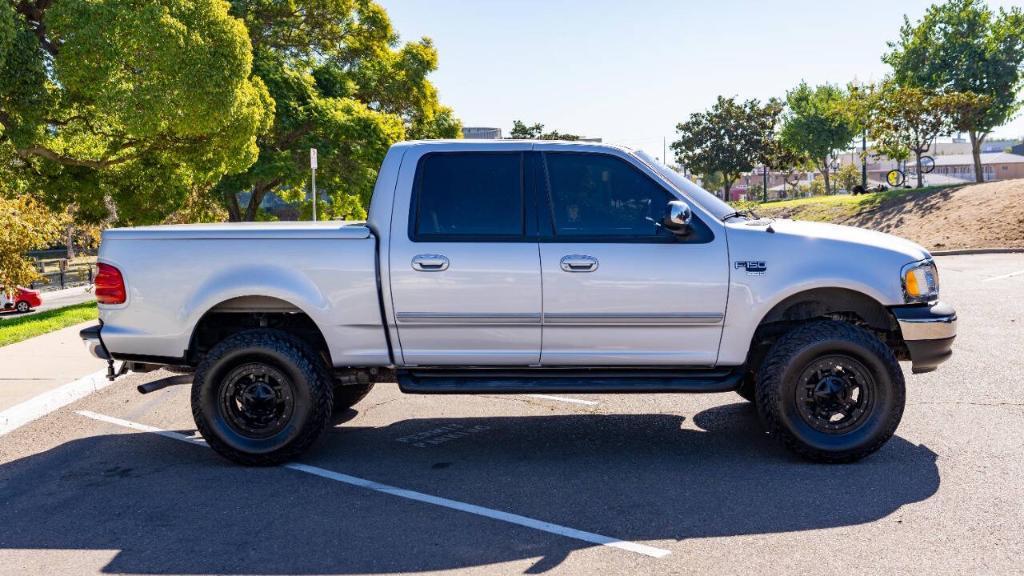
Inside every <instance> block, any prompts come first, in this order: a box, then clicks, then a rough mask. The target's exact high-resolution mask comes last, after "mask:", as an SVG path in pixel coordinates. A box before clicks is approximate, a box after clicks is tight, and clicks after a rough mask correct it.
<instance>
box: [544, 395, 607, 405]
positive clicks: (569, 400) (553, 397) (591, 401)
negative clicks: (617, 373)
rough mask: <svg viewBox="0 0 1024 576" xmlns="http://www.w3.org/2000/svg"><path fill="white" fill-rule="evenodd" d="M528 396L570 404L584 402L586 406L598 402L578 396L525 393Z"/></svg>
mask: <svg viewBox="0 0 1024 576" xmlns="http://www.w3.org/2000/svg"><path fill="white" fill-rule="evenodd" d="M527 396H529V397H530V398H540V399H542V400H555V401H556V402H568V403H570V404H585V405H587V406H597V405H598V404H600V402H595V401H593V400H580V399H578V398H564V397H562V396H548V395H547V394H527Z"/></svg>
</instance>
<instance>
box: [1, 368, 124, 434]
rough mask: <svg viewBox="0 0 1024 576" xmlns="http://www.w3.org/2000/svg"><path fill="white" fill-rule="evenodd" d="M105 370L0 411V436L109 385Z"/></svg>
mask: <svg viewBox="0 0 1024 576" xmlns="http://www.w3.org/2000/svg"><path fill="white" fill-rule="evenodd" d="M110 384H111V382H110V380H107V371H106V370H105V369H104V370H100V371H99V372H94V373H92V374H89V375H88V376H84V377H82V378H79V379H78V380H75V381H74V382H68V383H67V384H64V385H62V386H59V387H57V388H54V389H53V390H50V391H48V392H43V393H42V394H40V395H38V396H36V397H34V398H29V399H28V400H25V401H24V402H22V403H21V404H15V405H14V406H11V407H10V408H8V409H7V410H4V411H3V412H0V436H3V435H4V434H7V433H8V432H12V431H14V430H17V429H18V428H21V427H22V426H24V425H25V424H28V423H29V422H32V421H33V420H38V419H39V418H42V417H43V416H46V415H47V414H49V413H50V412H53V411H54V410H56V409H58V408H60V407H62V406H67V405H68V404H71V403H72V402H74V401H75V400H78V399H80V398H84V397H86V396H88V395H89V394H92V393H93V392H95V391H97V390H102V389H103V388H106V387H107V386H110Z"/></svg>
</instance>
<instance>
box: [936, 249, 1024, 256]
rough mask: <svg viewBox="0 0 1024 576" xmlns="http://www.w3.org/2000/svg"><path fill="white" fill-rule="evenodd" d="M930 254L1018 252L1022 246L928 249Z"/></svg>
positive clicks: (960, 254)
mask: <svg viewBox="0 0 1024 576" xmlns="http://www.w3.org/2000/svg"><path fill="white" fill-rule="evenodd" d="M928 252H929V253H931V255H932V256H965V255H968V254H1019V253H1024V248H964V249H962V250H929V251H928Z"/></svg>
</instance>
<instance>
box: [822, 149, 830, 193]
mask: <svg viewBox="0 0 1024 576" xmlns="http://www.w3.org/2000/svg"><path fill="white" fill-rule="evenodd" d="M821 175H822V176H823V177H824V178H825V195H826V196H828V195H830V194H832V183H831V182H830V181H829V179H828V157H827V156H826V157H825V159H824V160H822V162H821Z"/></svg>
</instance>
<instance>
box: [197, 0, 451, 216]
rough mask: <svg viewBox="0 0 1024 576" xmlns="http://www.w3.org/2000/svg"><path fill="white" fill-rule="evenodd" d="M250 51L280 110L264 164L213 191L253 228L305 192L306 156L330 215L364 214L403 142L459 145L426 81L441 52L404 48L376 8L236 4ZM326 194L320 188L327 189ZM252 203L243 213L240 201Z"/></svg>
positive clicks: (429, 46)
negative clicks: (271, 200)
mask: <svg viewBox="0 0 1024 576" xmlns="http://www.w3.org/2000/svg"><path fill="white" fill-rule="evenodd" d="M231 13H232V14H233V15H235V16H237V17H238V18H239V19H241V20H242V21H243V22H245V24H246V26H247V27H248V30H249V38H250V42H251V43H252V47H253V54H254V65H253V78H259V79H260V80H261V81H263V82H264V83H266V85H267V87H268V89H269V91H270V95H271V96H272V98H273V100H274V102H275V109H274V110H275V113H274V119H273V127H272V128H271V130H270V131H269V132H268V133H266V134H265V135H264V136H262V137H260V139H259V142H258V143H259V159H258V160H257V161H256V163H255V164H253V165H252V166H251V167H249V168H248V169H247V170H246V171H244V172H242V173H240V174H237V175H233V176H230V177H227V178H224V179H223V180H222V181H221V182H220V183H219V184H218V186H217V187H216V188H215V189H214V191H213V192H214V194H215V195H216V197H218V198H219V199H220V200H221V201H222V202H223V204H224V206H225V207H226V209H227V210H228V213H229V214H230V217H231V219H232V220H254V219H256V218H257V217H258V216H259V206H260V203H261V202H262V201H263V199H264V198H265V197H266V195H267V194H269V193H271V192H273V193H276V194H278V195H280V196H282V197H284V198H286V199H288V200H293V201H301V200H302V199H304V198H305V197H306V196H307V194H308V192H307V191H308V189H309V186H308V183H307V177H308V174H309V148H317V150H318V152H319V154H318V164H319V168H318V171H317V185H318V192H321V191H323V192H325V193H326V194H327V196H328V197H329V202H326V203H325V204H326V205H325V206H324V209H325V210H326V211H327V215H328V216H335V217H349V218H362V217H365V215H366V207H367V205H368V203H369V197H370V193H371V192H372V190H373V183H374V181H375V180H376V178H377V169H378V168H379V166H380V162H381V161H382V160H383V159H384V154H385V153H386V152H387V149H388V147H389V146H391V144H393V143H394V142H396V141H398V140H402V139H405V138H411V139H424V138H454V137H458V136H459V135H460V133H461V124H460V123H459V121H458V120H457V119H456V118H455V117H454V115H453V113H452V111H451V109H449V108H446V107H444V106H442V105H441V104H440V103H439V102H438V98H437V91H436V89H435V88H434V86H433V85H432V84H431V83H430V82H429V81H428V80H427V76H428V74H429V73H430V72H432V71H433V70H435V69H436V68H437V51H436V50H435V49H434V46H433V43H432V42H431V41H430V40H429V39H427V38H423V39H421V40H419V41H416V42H411V43H406V44H400V43H399V38H398V35H397V34H396V33H395V32H394V30H393V29H392V27H391V22H390V21H389V19H388V17H387V13H386V12H385V11H384V9H383V8H381V7H380V6H378V5H377V4H376V3H374V2H372V1H370V0H289V1H285V2H282V1H278V0H234V1H233V2H232V4H231ZM321 187H322V190H321ZM242 193H244V194H245V195H246V196H247V202H246V204H245V205H244V206H242V205H241V204H240V202H239V196H240V194H242Z"/></svg>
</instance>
